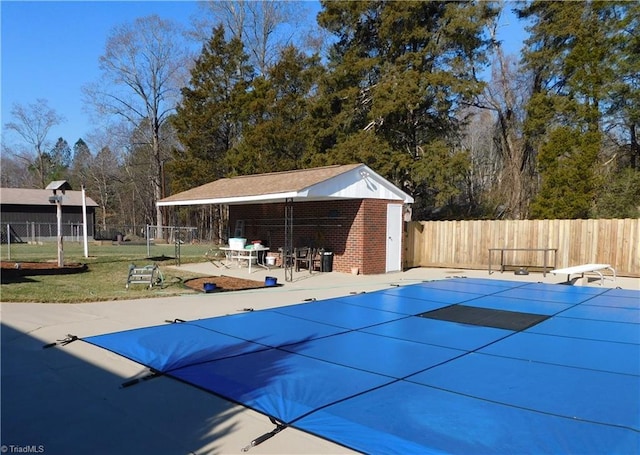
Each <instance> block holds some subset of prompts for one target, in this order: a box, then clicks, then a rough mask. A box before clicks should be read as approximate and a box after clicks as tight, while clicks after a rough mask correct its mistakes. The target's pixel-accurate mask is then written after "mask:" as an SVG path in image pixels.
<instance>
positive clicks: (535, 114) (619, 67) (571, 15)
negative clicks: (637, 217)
mask: <svg viewBox="0 0 640 455" xmlns="http://www.w3.org/2000/svg"><path fill="white" fill-rule="evenodd" d="M634 10H635V11H637V6H636V5H634V4H633V3H630V2H602V1H588V2H587V1H585V2H546V1H537V0H536V1H533V2H531V3H529V4H527V5H526V7H525V8H523V9H521V10H520V15H521V16H522V17H525V18H527V19H529V20H531V21H532V25H531V27H530V33H531V35H530V38H529V39H528V40H527V42H526V46H527V47H526V49H525V53H524V59H525V62H526V64H527V65H528V68H529V70H530V71H531V72H532V73H533V75H534V78H535V84H534V93H533V96H532V97H531V100H530V101H529V103H528V106H527V110H528V118H527V121H526V123H525V134H526V135H527V136H528V140H529V141H530V142H531V143H532V144H534V145H535V146H536V147H537V148H538V152H539V172H540V179H541V182H542V183H541V185H542V187H541V191H540V193H539V194H538V195H537V196H536V198H535V201H534V204H533V205H532V216H534V217H548V218H566V217H571V218H575V217H587V216H589V215H590V213H591V212H590V210H591V209H592V208H593V207H594V205H597V195H598V194H602V191H598V189H599V188H601V185H603V184H604V183H605V181H606V179H603V178H601V177H602V176H603V175H604V174H606V173H607V172H608V169H607V167H606V166H605V163H610V162H611V161H612V160H614V158H615V157H616V156H617V155H618V154H619V152H621V150H620V148H619V147H615V146H614V147H610V146H607V144H610V143H612V142H613V143H615V142H620V140H621V136H620V134H619V133H620V132H622V131H625V132H626V134H628V135H629V140H628V143H629V144H631V146H630V147H629V148H630V149H633V143H634V139H633V138H634V135H635V131H636V129H637V118H636V120H634V112H636V109H635V108H634V107H631V106H630V105H626V102H623V101H621V98H623V97H624V98H628V99H630V100H634V99H638V96H640V95H639V93H640V87H638V85H637V84H634V83H633V82H632V81H633V79H634V77H633V74H634V71H636V72H635V74H636V79H635V80H636V81H637V80H638V79H637V74H638V73H637V68H638V66H637V63H631V64H629V63H628V62H630V61H631V62H634V61H635V62H637V58H636V59H633V54H634V52H635V53H636V55H637V52H638V51H637V49H635V50H634V49H633V45H632V44H631V43H633V42H634V39H636V40H637V38H634V36H635V35H637V30H636V32H630V31H629V30H626V28H629V27H633V26H634V24H635V25H637V17H635V18H632V16H633V11H634ZM636 42H637V41H636ZM634 68H635V70H634ZM620 76H623V78H622V82H620ZM622 93H625V95H621V94H622ZM616 118H618V119H619V118H623V119H624V120H623V122H622V124H623V125H624V128H616V127H615V124H616V123H617V120H616ZM623 134H624V133H623ZM615 136H617V138H616V137H615ZM622 142H627V141H625V140H622ZM635 142H636V145H637V141H635ZM553 148H556V150H552V149H553ZM631 156H633V152H632V153H631ZM631 161H633V160H631ZM572 166H575V168H574V167H572ZM613 172H614V173H615V172H616V170H614V171H613ZM558 198H567V199H571V198H575V200H573V201H570V200H558Z"/></svg>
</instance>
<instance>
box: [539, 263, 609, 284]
mask: <svg viewBox="0 0 640 455" xmlns="http://www.w3.org/2000/svg"><path fill="white" fill-rule="evenodd" d="M607 270H608V271H610V272H611V274H612V277H613V278H612V280H613V281H614V282H615V281H616V270H615V269H614V268H613V267H611V265H610V264H582V265H575V266H573V267H565V268H563V269H555V270H552V271H551V273H553V274H554V275H557V274H566V275H567V282H570V281H571V275H575V274H580V278H584V274H585V273H595V274H596V275H598V276H599V277H600V284H601V285H603V284H604V279H605V275H604V273H603V272H604V271H607Z"/></svg>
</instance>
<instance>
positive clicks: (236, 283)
mask: <svg viewBox="0 0 640 455" xmlns="http://www.w3.org/2000/svg"><path fill="white" fill-rule="evenodd" d="M205 283H214V284H215V290H214V291H212V292H224V291H243V290H246V289H259V288H264V287H267V286H265V284H264V282H262V281H255V280H246V279H244V278H235V277H231V276H224V275H221V276H208V277H203V278H192V279H190V280H186V281H185V282H184V284H185V286H187V287H189V288H191V289H193V290H195V291H199V292H204V284H205Z"/></svg>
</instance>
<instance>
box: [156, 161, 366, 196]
mask: <svg viewBox="0 0 640 455" xmlns="http://www.w3.org/2000/svg"><path fill="white" fill-rule="evenodd" d="M360 166H363V165H362V164H346V165H335V166H325V167H317V168H312V169H300V170H295V171H284V172H271V173H268V174H256V175H244V176H239V177H231V178H224V179H220V180H216V181H213V182H211V183H206V184H204V185H201V186H198V187H196V188H192V189H190V190H186V191H183V192H181V193H178V194H174V195H172V196H169V197H166V198H164V199H162V200H161V203H170V202H177V201H194V200H209V199H225V198H250V197H256V198H258V197H260V196H268V195H275V194H278V195H282V194H291V193H299V192H300V191H302V190H305V189H307V188H309V187H311V186H314V185H317V184H318V183H321V182H324V181H326V180H329V179H331V178H333V177H336V176H338V175H341V174H344V173H346V172H349V171H351V170H353V169H356V168H358V167H360Z"/></svg>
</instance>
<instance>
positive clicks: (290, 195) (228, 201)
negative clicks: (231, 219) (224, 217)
mask: <svg viewBox="0 0 640 455" xmlns="http://www.w3.org/2000/svg"><path fill="white" fill-rule="evenodd" d="M295 197H299V193H297V192H290V193H277V194H261V195H258V196H239V197H224V198H214V199H192V200H179V201H165V202H162V201H158V202H157V204H158V206H160V207H165V206H170V205H201V204H239V203H250V202H254V201H267V200H268V201H271V200H272V199H286V198H295Z"/></svg>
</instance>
